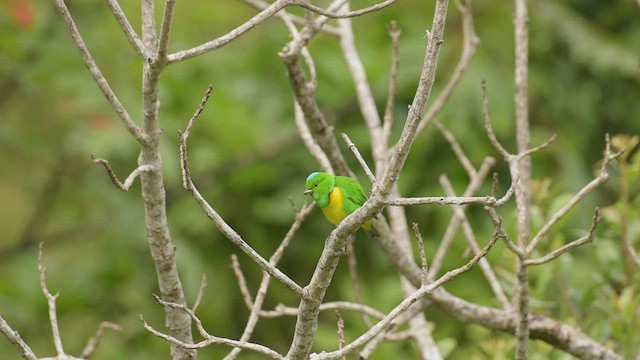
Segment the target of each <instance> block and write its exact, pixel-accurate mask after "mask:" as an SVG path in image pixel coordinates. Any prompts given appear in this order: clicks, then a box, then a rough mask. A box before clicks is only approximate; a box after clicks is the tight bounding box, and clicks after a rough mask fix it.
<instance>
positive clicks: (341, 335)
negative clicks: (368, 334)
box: [336, 310, 347, 360]
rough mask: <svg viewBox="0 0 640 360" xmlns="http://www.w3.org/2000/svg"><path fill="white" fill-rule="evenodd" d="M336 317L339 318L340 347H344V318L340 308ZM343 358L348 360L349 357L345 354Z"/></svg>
mask: <svg viewBox="0 0 640 360" xmlns="http://www.w3.org/2000/svg"><path fill="white" fill-rule="evenodd" d="M336 317H337V318H338V349H342V348H343V347H344V320H343V319H342V316H340V311H338V310H336ZM342 360H347V358H346V357H345V356H343V357H342Z"/></svg>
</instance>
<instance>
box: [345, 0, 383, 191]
mask: <svg viewBox="0 0 640 360" xmlns="http://www.w3.org/2000/svg"><path fill="white" fill-rule="evenodd" d="M348 8H349V3H348V2H347V3H346V4H345V6H344V9H348ZM338 26H339V28H340V49H341V50H342V55H343V57H344V59H345V61H346V63H347V66H348V68H349V73H350V74H351V79H352V80H353V83H354V85H355V91H356V97H357V99H358V106H359V107H360V113H361V114H362V117H363V118H364V122H365V124H366V125H367V129H368V131H369V138H370V140H371V150H372V153H373V161H374V165H375V171H376V175H378V176H380V175H382V170H383V168H384V166H383V164H384V162H385V161H386V158H387V145H386V144H385V143H384V141H383V139H382V136H381V135H382V124H381V123H380V115H379V114H378V108H377V105H376V102H375V98H374V96H373V91H372V90H371V85H370V84H369V80H368V79H367V73H366V71H365V69H364V65H363V64H362V60H361V59H360V55H359V54H358V50H357V49H356V41H355V36H354V34H353V29H352V27H351V19H348V18H347V19H340V20H338ZM343 137H344V136H343ZM352 150H353V149H352ZM372 177H373V175H372V176H370V177H369V178H372Z"/></svg>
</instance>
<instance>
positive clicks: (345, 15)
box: [292, 0, 397, 19]
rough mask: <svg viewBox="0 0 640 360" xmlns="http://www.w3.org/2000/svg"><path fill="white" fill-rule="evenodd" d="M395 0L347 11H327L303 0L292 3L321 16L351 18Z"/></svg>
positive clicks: (379, 8) (381, 7)
mask: <svg viewBox="0 0 640 360" xmlns="http://www.w3.org/2000/svg"><path fill="white" fill-rule="evenodd" d="M396 1H397V0H385V1H383V2H381V3H378V4H374V5H371V6H368V7H366V8H363V9H360V10H354V11H347V12H333V11H327V10H325V9H323V8H321V7H319V6H315V5H313V4H311V3H309V2H307V1H305V0H293V2H292V3H293V5H297V6H301V7H303V8H305V9H307V10H309V11H312V12H314V13H316V14H320V15H322V16H326V17H328V18H331V19H346V18H352V17H357V16H361V15H364V14H368V13H371V12H374V11H378V10H382V9H384V8H385V7H387V6H389V5H391V4H393V3H395V2H396Z"/></svg>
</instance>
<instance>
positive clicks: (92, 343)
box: [80, 321, 122, 359]
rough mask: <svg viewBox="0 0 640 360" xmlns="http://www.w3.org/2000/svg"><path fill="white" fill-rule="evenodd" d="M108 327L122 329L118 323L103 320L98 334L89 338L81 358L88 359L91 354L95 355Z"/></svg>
mask: <svg viewBox="0 0 640 360" xmlns="http://www.w3.org/2000/svg"><path fill="white" fill-rule="evenodd" d="M107 329H109V330H113V331H122V328H121V327H120V325H118V324H114V323H112V322H108V321H103V322H101V323H100V326H98V331H97V332H96V335H95V336H94V337H92V338H90V339H89V341H88V342H87V346H85V347H84V350H82V355H80V358H81V359H88V358H89V357H91V355H93V353H94V352H95V351H96V349H97V348H98V345H100V341H101V340H102V337H103V336H104V332H105V330H107Z"/></svg>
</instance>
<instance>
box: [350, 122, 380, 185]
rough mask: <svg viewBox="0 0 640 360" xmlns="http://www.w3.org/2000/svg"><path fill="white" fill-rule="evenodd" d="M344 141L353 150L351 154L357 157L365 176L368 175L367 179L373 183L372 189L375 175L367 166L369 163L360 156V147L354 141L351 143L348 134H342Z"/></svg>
mask: <svg viewBox="0 0 640 360" xmlns="http://www.w3.org/2000/svg"><path fill="white" fill-rule="evenodd" d="M342 139H343V140H344V142H345V143H346V144H347V146H348V147H349V150H351V152H353V155H355V157H356V159H357V160H358V163H360V166H361V167H362V169H363V170H364V172H365V174H367V177H368V178H369V181H371V185H372V187H373V186H375V184H376V177H375V175H373V172H371V168H369V166H368V165H367V162H366V161H364V158H363V157H362V154H360V151H359V150H358V147H356V146H355V145H354V144H353V141H351V139H350V138H349V136H348V135H347V134H345V133H342Z"/></svg>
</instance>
